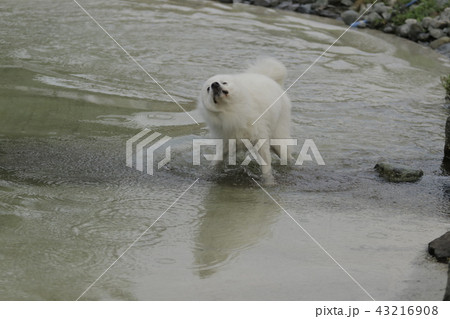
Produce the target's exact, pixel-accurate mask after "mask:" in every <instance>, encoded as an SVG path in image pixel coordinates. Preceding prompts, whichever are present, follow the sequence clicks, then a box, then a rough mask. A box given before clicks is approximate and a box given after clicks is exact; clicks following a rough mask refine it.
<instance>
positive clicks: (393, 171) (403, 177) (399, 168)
mask: <svg viewBox="0 0 450 319" xmlns="http://www.w3.org/2000/svg"><path fill="white" fill-rule="evenodd" d="M374 168H375V170H376V171H377V172H378V173H379V174H380V176H381V177H383V178H384V179H385V180H386V181H388V182H394V183H402V182H417V181H418V180H419V179H420V178H421V177H422V176H423V171H422V170H421V169H414V168H410V167H407V166H403V165H393V164H389V163H387V162H379V163H377V165H375V167H374Z"/></svg>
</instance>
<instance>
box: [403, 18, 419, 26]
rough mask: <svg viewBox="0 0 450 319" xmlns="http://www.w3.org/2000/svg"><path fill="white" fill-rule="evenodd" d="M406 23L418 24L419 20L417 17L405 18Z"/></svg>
mask: <svg viewBox="0 0 450 319" xmlns="http://www.w3.org/2000/svg"><path fill="white" fill-rule="evenodd" d="M405 23H406V24H409V25H411V24H417V20H416V19H406V20H405Z"/></svg>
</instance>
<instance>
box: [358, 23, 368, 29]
mask: <svg viewBox="0 0 450 319" xmlns="http://www.w3.org/2000/svg"><path fill="white" fill-rule="evenodd" d="M356 27H358V28H359V29H364V28H366V27H367V24H366V23H365V22H364V21H359V22H358V24H357V25H356Z"/></svg>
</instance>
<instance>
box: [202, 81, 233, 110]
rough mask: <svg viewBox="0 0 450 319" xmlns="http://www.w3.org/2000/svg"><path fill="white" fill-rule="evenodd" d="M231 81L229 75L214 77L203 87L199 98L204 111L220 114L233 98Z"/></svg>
mask: <svg viewBox="0 0 450 319" xmlns="http://www.w3.org/2000/svg"><path fill="white" fill-rule="evenodd" d="M233 91H234V87H233V79H232V76H230V75H216V76H213V77H212V78H209V79H208V80H207V81H206V82H205V84H204V85H203V88H202V92H201V95H200V98H201V100H202V103H203V105H204V106H205V108H206V109H208V110H209V111H212V112H220V111H221V109H223V108H224V107H226V105H227V104H228V103H229V102H230V100H231V99H232V97H233Z"/></svg>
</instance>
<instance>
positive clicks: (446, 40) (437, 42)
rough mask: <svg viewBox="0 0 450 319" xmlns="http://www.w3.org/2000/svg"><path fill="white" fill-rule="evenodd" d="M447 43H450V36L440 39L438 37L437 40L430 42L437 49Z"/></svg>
mask: <svg viewBox="0 0 450 319" xmlns="http://www.w3.org/2000/svg"><path fill="white" fill-rule="evenodd" d="M446 43H450V37H442V38H439V39H437V40H434V41H432V42H431V43H430V47H431V48H432V49H437V48H439V47H440V46H441V45H444V44H446Z"/></svg>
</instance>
